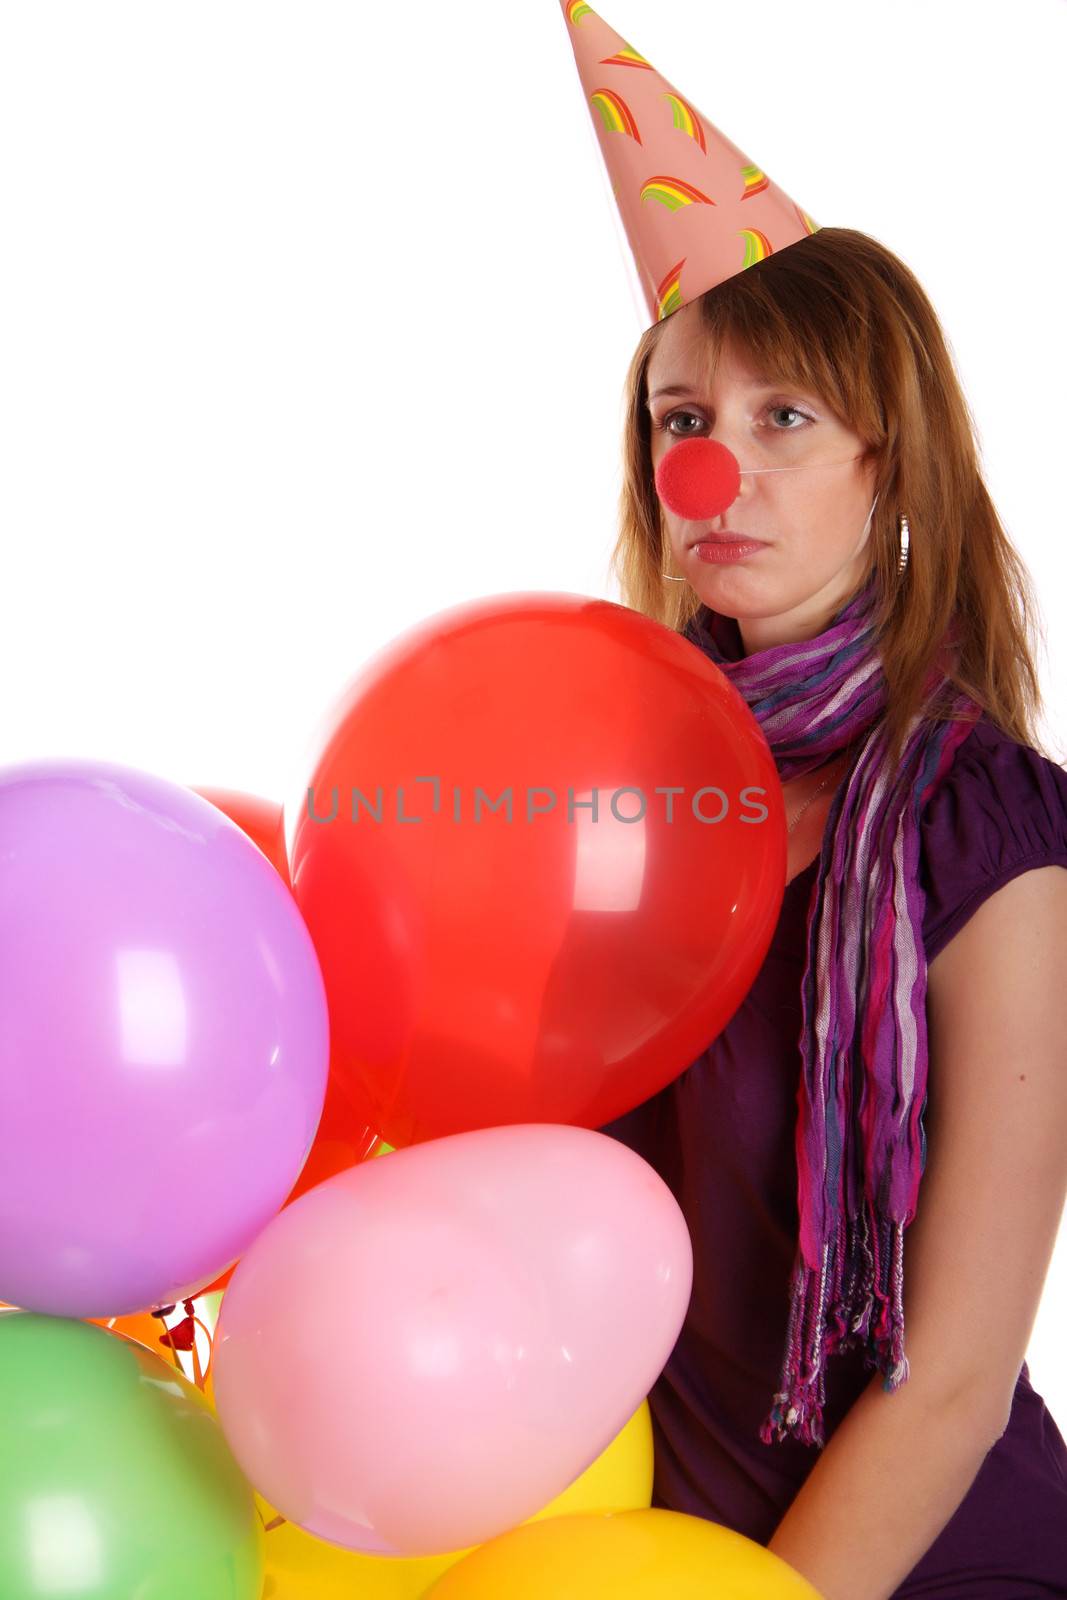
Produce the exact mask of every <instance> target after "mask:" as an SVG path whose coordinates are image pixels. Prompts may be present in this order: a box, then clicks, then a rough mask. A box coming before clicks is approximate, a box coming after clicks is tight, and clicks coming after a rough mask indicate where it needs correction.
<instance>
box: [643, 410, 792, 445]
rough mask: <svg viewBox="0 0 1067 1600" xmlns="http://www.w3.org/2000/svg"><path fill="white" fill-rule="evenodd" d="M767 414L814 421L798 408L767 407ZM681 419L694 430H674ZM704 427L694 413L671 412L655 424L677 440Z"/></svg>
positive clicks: (786, 427) (783, 428)
mask: <svg viewBox="0 0 1067 1600" xmlns="http://www.w3.org/2000/svg"><path fill="white" fill-rule="evenodd" d="M767 412H768V415H770V416H772V417H776V416H777V417H781V416H786V417H799V418H803V419H804V421H805V422H812V421H814V418H813V417H811V416H809V414H808V413H807V412H806V411H801V409H800V407H799V406H768V407H767ZM681 418H687V419H688V420H689V421H690V422H694V423H696V425H697V426H696V427H694V428H689V427H682V428H675V427H673V426H672V424H673V423H675V422H677V421H678V420H679V419H681ZM705 426H706V424H705V422H704V418H703V417H701V416H698V415H697V413H696V412H695V411H671V412H670V413H669V414H668V415H667V416H665V417H664V418H663V420H662V422H659V423H657V427H658V428H660V429H661V430H662V431H663V432H664V433H671V434H673V435H674V436H675V438H677V439H688V438H691V437H692V436H693V435H694V434H695V433H696V432H697V430H698V429H699V428H702V427H705ZM802 426H803V422H800V423H797V422H790V423H785V424H781V425H776V427H775V432H777V433H799V431H800V428H801V427H802Z"/></svg>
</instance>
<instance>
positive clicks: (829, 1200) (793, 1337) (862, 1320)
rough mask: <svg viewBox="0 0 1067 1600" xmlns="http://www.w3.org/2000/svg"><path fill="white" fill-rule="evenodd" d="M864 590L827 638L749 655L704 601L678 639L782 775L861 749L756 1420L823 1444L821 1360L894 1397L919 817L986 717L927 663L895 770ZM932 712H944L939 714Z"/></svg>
mask: <svg viewBox="0 0 1067 1600" xmlns="http://www.w3.org/2000/svg"><path fill="white" fill-rule="evenodd" d="M873 603H874V589H873V584H871V583H869V584H868V585H867V587H866V588H864V589H862V590H861V591H859V592H858V593H857V594H856V595H855V596H853V598H852V599H851V600H850V601H849V602H848V603H847V604H846V605H845V606H843V607H842V609H841V610H839V611H838V612H837V614H836V616H835V617H833V619H832V620H831V622H830V623H829V624H828V626H827V628H826V630H825V631H824V632H823V633H820V634H818V635H817V636H816V637H815V638H813V639H806V640H803V641H801V642H800V643H797V644H784V645H776V646H774V647H773V648H771V649H768V650H760V651H756V652H755V653H754V654H752V655H750V656H745V657H741V655H740V652H741V649H742V645H741V641H740V633H739V631H738V627H737V623H736V621H735V620H734V619H733V618H730V617H725V616H720V615H719V614H717V613H715V612H712V611H710V610H709V609H708V608H707V607H706V606H702V607H701V609H700V611H698V612H697V614H696V616H695V617H694V618H693V620H692V621H691V622H690V624H689V626H688V627H687V629H686V630H685V636H686V637H687V638H688V639H690V640H691V641H692V642H693V643H694V644H696V645H698V647H699V648H700V649H701V650H703V651H704V652H705V654H707V655H708V656H709V657H710V658H711V659H712V660H713V661H714V662H715V664H716V665H717V666H718V667H719V668H720V670H721V671H722V672H723V673H724V674H725V676H726V677H727V678H729V680H730V682H731V683H732V684H733V685H734V687H735V688H736V689H737V690H738V692H739V693H740V694H741V695H742V696H743V697H744V699H745V700H746V702H747V703H748V706H749V709H750V710H751V711H752V713H753V715H754V716H755V718H756V720H757V721H758V722H759V724H760V727H761V729H762V731H763V735H764V737H765V738H766V740H767V743H768V745H769V746H770V749H771V753H772V755H773V756H774V759H775V762H776V764H777V767H778V774H779V777H780V778H781V779H782V781H783V782H784V781H785V780H787V779H789V778H795V777H797V776H800V775H802V774H803V773H806V772H809V771H811V770H812V769H813V768H814V767H817V766H819V765H821V763H822V762H824V761H827V760H829V759H830V758H831V757H832V756H834V755H835V754H838V753H840V752H841V751H842V750H843V749H844V748H845V747H846V746H853V745H855V753H854V756H853V760H852V763H851V765H850V766H849V768H848V769H847V771H846V776H845V780H843V781H842V782H841V783H840V785H839V787H838V789H837V792H836V794H835V795H834V799H833V803H832V805H831V808H830V813H829V817H828V819H827V824H826V828H825V830H824V833H823V844H822V853H821V855H820V857H819V866H818V871H817V881H816V884H815V886H814V888H813V891H812V898H811V905H810V907H809V910H808V923H807V961H806V964H805V971H804V978H803V989H802V995H803V1018H804V1020H803V1026H802V1030H801V1039H800V1046H801V1055H802V1060H803V1067H802V1071H801V1076H800V1083H799V1086H798V1092H797V1105H798V1116H797V1127H796V1155H797V1199H798V1207H799V1213H800V1239H799V1249H798V1253H797V1259H796V1264H795V1266H794V1269H793V1276H792V1287H791V1298H790V1314H789V1331H788V1334H787V1337H786V1349H785V1357H784V1362H783V1367H782V1375H781V1380H780V1387H779V1392H778V1393H776V1394H775V1396H774V1406H773V1408H772V1410H771V1412H770V1414H769V1415H768V1417H767V1418H766V1419H765V1421H764V1422H763V1424H762V1426H761V1428H760V1438H761V1440H762V1441H763V1443H764V1444H770V1443H772V1441H773V1440H774V1439H775V1438H777V1439H778V1440H781V1439H783V1438H785V1436H786V1434H787V1433H790V1432H791V1433H792V1434H793V1435H794V1437H796V1438H797V1439H799V1440H800V1441H801V1442H802V1443H804V1444H817V1445H820V1446H821V1445H823V1444H824V1443H825V1439H824V1433H823V1405H824V1403H825V1398H826V1386H825V1378H826V1358H827V1357H828V1356H830V1355H832V1354H833V1353H834V1351H835V1350H840V1349H847V1348H849V1346H855V1345H861V1346H862V1347H863V1349H864V1360H865V1362H866V1364H867V1366H868V1367H871V1368H874V1369H877V1370H878V1371H879V1372H881V1373H883V1374H884V1376H885V1382H884V1384H883V1385H882V1387H883V1389H885V1390H887V1391H891V1390H893V1389H896V1388H897V1387H898V1386H899V1384H901V1383H902V1382H904V1380H905V1379H906V1378H907V1376H908V1362H907V1358H906V1357H905V1354H904V1306H903V1290H904V1275H903V1236H904V1229H905V1228H906V1227H907V1225H908V1223H909V1222H910V1221H911V1220H912V1218H913V1217H914V1215H915V1209H916V1198H917V1195H918V1189H919V1180H920V1178H921V1176H922V1172H923V1168H924V1166H925V1164H926V1136H925V1133H924V1131H923V1127H922V1113H923V1110H924V1108H925V1104H926V1068H927V1048H926V960H925V956H924V953H923V942H922V920H923V907H924V904H925V896H924V894H923V891H922V889H921V887H920V884H919V818H920V816H921V813H922V809H923V806H924V804H925V802H926V800H927V798H928V797H929V796H930V794H932V792H933V791H934V789H935V788H936V787H937V786H938V784H939V783H940V781H941V779H942V777H943V775H944V774H945V772H946V771H947V770H948V768H949V767H950V766H951V765H952V761H953V759H954V757H955V753H956V750H957V748H958V747H959V745H961V744H962V743H963V741H964V739H966V738H967V736H968V734H969V733H970V732H971V729H972V727H973V726H974V723H975V722H976V721H977V720H978V717H979V716H980V715H981V710H980V707H978V706H977V705H976V704H975V702H974V701H973V700H972V699H970V698H969V697H967V696H964V695H961V694H960V693H959V692H958V691H956V690H955V689H953V687H952V685H951V684H949V683H948V681H947V680H946V679H945V678H944V676H943V675H942V672H941V669H940V668H937V669H935V670H934V671H932V672H931V675H930V678H929V679H928V681H927V684H926V685H925V686H924V689H925V694H926V699H925V701H924V710H923V711H922V712H920V713H917V714H916V716H915V717H914V718H913V719H912V722H911V724H910V725H909V729H908V736H907V739H906V742H905V745H904V750H903V754H902V756H901V760H900V762H899V764H898V766H897V767H896V770H895V771H894V772H891V773H890V772H886V771H883V770H882V768H883V764H884V757H885V755H886V753H887V746H886V740H885V734H884V723H883V715H882V714H883V712H884V709H885V705H886V694H885V677H884V674H883V671H882V665H881V658H880V656H879V654H878V651H877V648H876V646H875V644H874V632H875V630H874V624H873V621H872V616H871V613H872V609H873ZM935 706H936V708H937V709H938V710H939V711H940V712H941V713H942V715H944V714H945V713H946V712H947V713H948V714H949V718H950V719H949V720H946V721H932V720H930V719H929V717H928V715H927V713H929V711H930V710H931V709H932V708H934V707H935Z"/></svg>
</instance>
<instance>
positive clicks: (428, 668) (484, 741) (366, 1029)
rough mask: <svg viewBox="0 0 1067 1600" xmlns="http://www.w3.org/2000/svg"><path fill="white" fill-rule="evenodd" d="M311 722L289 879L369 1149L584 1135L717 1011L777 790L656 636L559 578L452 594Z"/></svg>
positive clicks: (737, 957)
mask: <svg viewBox="0 0 1067 1600" xmlns="http://www.w3.org/2000/svg"><path fill="white" fill-rule="evenodd" d="M325 726H326V732H325V733H324V735H323V736H322V739H321V745H320V754H319V755H318V757H317V759H316V761H315V765H314V769H313V771H312V773H311V776H310V779H309V782H308V785H307V792H306V796H305V801H304V805H303V809H302V811H301V815H300V817H299V819H298V821H297V823H296V826H295V829H294V833H293V847H292V853H291V866H292V881H293V893H294V895H295V897H296V901H297V904H298V905H299V907H300V910H301V912H302V913H303V916H304V919H305V921H306V923H307V926H308V929H309V930H310V933H311V937H312V939H313V941H314V944H315V948H316V951H317V953H318V957H319V962H320V965H321V968H322V973H323V978H324V981H325V984H326V993H327V999H328V1002H329V1011H330V1030H331V1038H332V1042H333V1052H334V1069H333V1070H335V1071H336V1072H338V1073H339V1074H340V1075H341V1076H342V1077H343V1078H344V1079H345V1082H346V1086H347V1088H348V1090H349V1093H350V1097H351V1100H352V1102H353V1104H354V1105H356V1106H358V1107H360V1114H361V1115H362V1116H363V1117H365V1119H366V1121H367V1122H368V1124H369V1125H370V1126H372V1127H374V1128H377V1129H378V1130H379V1131H380V1133H381V1136H382V1138H384V1139H385V1140H387V1141H388V1142H389V1143H390V1144H392V1145H394V1146H397V1147H398V1148H399V1147H403V1146H406V1145H411V1144H418V1143H420V1142H421V1141H423V1140H426V1139H433V1138H438V1137H441V1136H443V1135H446V1134H451V1133H459V1132H463V1131H466V1130H468V1129H473V1128H485V1127H494V1126H499V1125H502V1124H505V1123H517V1122H563V1123H571V1124H575V1125H577V1126H579V1127H587V1128H598V1127H601V1126H603V1124H605V1123H606V1122H609V1121H611V1120H612V1119H614V1118H615V1117H617V1116H620V1115H621V1114H622V1113H623V1112H625V1111H627V1110H629V1109H631V1108H632V1107H633V1106H635V1105H637V1104H639V1103H640V1102H641V1101H642V1100H644V1099H646V1098H647V1097H648V1096H649V1095H651V1094H653V1093H655V1092H656V1090H658V1089H660V1088H662V1087H663V1086H664V1084H666V1083H669V1082H670V1081H671V1079H672V1078H675V1077H677V1076H678V1074H679V1073H681V1072H683V1071H684V1070H685V1068H686V1067H687V1066H688V1065H689V1064H690V1063H691V1062H692V1061H693V1059H694V1058H695V1057H696V1056H697V1055H699V1054H700V1052H701V1051H702V1050H704V1049H705V1048H706V1047H707V1045H708V1043H709V1042H710V1041H711V1040H712V1039H713V1038H714V1037H715V1036H716V1034H717V1033H719V1032H720V1031H721V1029H722V1028H723V1026H724V1025H725V1024H726V1022H727V1021H728V1020H729V1019H730V1017H731V1016H732V1015H733V1013H734V1011H735V1010H736V1009H737V1006H738V1005H739V1003H740V1001H741V1000H742V998H743V997H744V995H745V994H746V992H747V991H748V989H749V987H750V986H751V983H752V981H753V979H754V978H755V975H756V973H757V972H758V970H759V968H760V965H761V964H762V961H763V958H764V956H765V954H766V952H767V949H768V947H769V945H770V941H771V937H772V935H773V931H774V927H775V923H776V921H777V918H778V912H779V909H780V906H781V900H782V893H783V889H784V884H785V866H786V832H785V818H784V808H783V804H782V790H781V784H780V782H779V780H778V774H777V769H776V767H775V764H774V759H773V757H772V755H771V752H770V749H769V747H768V745H767V743H766V741H765V739H764V737H763V734H762V732H761V730H760V728H759V724H758V723H757V722H756V719H755V717H754V716H753V715H752V712H751V711H750V710H749V708H748V706H747V704H746V703H745V701H744V699H743V698H742V696H741V695H740V694H739V693H738V692H737V690H736V689H735V688H734V687H733V685H732V684H731V683H730V682H729V681H728V679H727V678H726V677H725V675H724V674H723V673H721V672H720V671H719V669H718V668H717V667H716V666H715V664H714V663H713V662H712V661H711V660H710V659H709V658H708V657H707V656H706V655H705V654H704V653H703V652H702V651H701V650H699V649H698V648H697V647H696V646H695V645H693V644H691V643H690V642H689V641H688V640H686V639H684V638H682V637H681V635H680V634H677V633H675V632H674V631H673V630H671V629H669V628H666V627H664V626H662V625H661V624H659V623H657V622H653V621H651V620H650V619H649V618H647V617H645V616H642V615H641V614H640V613H639V612H636V611H632V610H630V609H628V608H627V607H624V606H620V605H614V604H612V603H611V602H610V601H604V600H592V599H588V598H586V597H584V596H581V595H567V594H563V595H560V594H533V595H523V594H519V595H505V596H497V597H491V598H489V599H484V600H479V601H475V602H473V603H470V604H466V605H462V606H458V607H456V608H454V609H452V610H450V611H447V612H444V613H442V614H440V615H438V616H435V617H431V618H430V619H429V620H428V621H426V622H424V623H422V624H421V625H420V626H418V627H417V628H415V629H413V630H412V631H410V632H408V633H407V634H405V635H404V636H402V637H401V638H400V639H398V640H396V641H394V642H393V643H392V644H390V645H389V646H387V647H386V648H385V649H384V650H383V651H381V652H380V653H379V654H378V655H377V656H376V657H374V658H373V659H372V661H371V662H370V663H369V664H368V665H367V667H366V668H365V669H364V670H363V671H362V672H361V674H360V675H359V676H358V677H357V678H356V680H355V681H354V683H353V684H352V685H351V686H350V687H349V689H348V690H347V692H346V693H345V695H343V696H342V698H341V701H340V703H339V705H338V707H337V708H336V711H335V713H334V715H333V716H332V717H331V718H329V719H328V721H327V723H326V725H325ZM668 787H670V788H672V789H673V791H674V792H673V793H671V794H670V795H668V794H665V793H663V792H657V790H659V791H662V790H663V789H665V788H668ZM568 791H570V792H571V794H572V798H573V804H571V805H569V804H568ZM750 791H755V792H754V793H753V792H750ZM508 792H510V795H511V802H512V809H511V819H510V820H508V815H507V809H506V796H507V793H508ZM594 794H595V796H596V803H597V813H596V820H594V818H593V812H592V810H591V809H590V807H591V803H592V801H593V798H594ZM494 804H495V806H496V809H493V806H494ZM353 817H354V820H353ZM476 817H477V819H476Z"/></svg>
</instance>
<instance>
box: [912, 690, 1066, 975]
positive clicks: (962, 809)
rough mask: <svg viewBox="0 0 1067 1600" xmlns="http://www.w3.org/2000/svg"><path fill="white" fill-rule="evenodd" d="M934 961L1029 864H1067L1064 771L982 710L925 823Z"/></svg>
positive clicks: (928, 930)
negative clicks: (983, 905) (985, 903)
mask: <svg viewBox="0 0 1067 1600" xmlns="http://www.w3.org/2000/svg"><path fill="white" fill-rule="evenodd" d="M920 830H921V856H920V874H921V881H922V886H923V889H924V891H925V894H926V913H925V918H924V931H925V945H926V955H927V959H928V960H932V959H933V957H934V956H935V955H936V954H937V952H938V950H940V949H941V948H942V947H943V946H944V945H946V944H947V943H948V941H949V939H951V938H952V936H953V934H955V933H957V932H958V931H959V929H960V927H962V925H963V923H964V922H966V920H967V918H968V917H969V916H970V915H971V914H972V913H973V912H974V911H976V910H977V909H978V907H979V906H980V905H981V903H982V901H983V900H985V899H986V898H987V897H988V896H989V895H991V894H993V893H994V891H995V890H997V889H999V888H1001V887H1002V886H1003V885H1004V884H1005V883H1007V882H1008V881H1009V880H1010V879H1011V878H1014V877H1016V876H1017V875H1018V874H1019V873H1021V872H1026V871H1028V870H1029V869H1030V868H1031V867H1040V866H1054V865H1058V866H1064V867H1067V770H1065V769H1064V767H1063V766H1061V765H1059V764H1058V763H1057V762H1055V761H1052V760H1050V759H1049V758H1048V757H1047V756H1044V755H1042V754H1041V753H1040V751H1038V750H1034V749H1032V748H1031V747H1030V746H1029V745H1027V744H1022V743H1020V742H1019V741H1018V740H1017V739H1014V738H1013V737H1012V736H1011V735H1010V734H1008V733H1005V732H1004V730H1003V729H1002V728H999V727H998V726H997V725H996V723H994V722H993V721H991V720H990V718H989V717H988V715H987V714H985V713H983V715H982V718H981V720H980V721H979V722H977V723H976V724H975V726H974V728H972V730H971V732H970V733H969V734H968V736H967V738H966V739H965V740H964V741H963V743H962V744H961V745H960V746H959V748H958V749H957V751H956V754H955V758H954V760H953V762H952V765H951V766H950V767H949V769H948V771H947V772H946V773H945V775H944V777H943V778H942V780H941V783H940V784H939V785H938V787H937V788H936V789H935V790H934V792H933V794H932V795H931V796H930V798H929V799H928V800H927V802H926V805H925V806H924V809H923V814H922V818H921V823H920Z"/></svg>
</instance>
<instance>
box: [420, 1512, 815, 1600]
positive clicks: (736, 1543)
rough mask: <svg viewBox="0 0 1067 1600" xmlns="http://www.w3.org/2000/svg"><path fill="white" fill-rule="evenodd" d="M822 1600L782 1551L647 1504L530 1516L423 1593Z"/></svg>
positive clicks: (610, 1599) (477, 1598)
mask: <svg viewBox="0 0 1067 1600" xmlns="http://www.w3.org/2000/svg"><path fill="white" fill-rule="evenodd" d="M504 1595H506V1596H507V1600H549V1597H551V1600H662V1597H663V1596H664V1595H670V1597H671V1600H823V1597H822V1596H820V1594H819V1592H818V1590H817V1589H814V1588H812V1586H811V1584H810V1583H809V1582H808V1580H807V1579H806V1578H802V1577H801V1576H800V1573H799V1572H797V1571H796V1570H795V1569H794V1568H793V1567H791V1566H789V1564H788V1562H785V1561H783V1560H782V1559H781V1557H780V1556H776V1555H772V1553H771V1552H770V1551H769V1550H767V1549H765V1548H764V1546H763V1545H761V1544H756V1542H755V1541H754V1540H752V1539H746V1538H745V1536H744V1534H741V1533H735V1532H734V1531H733V1529H732V1528H724V1527H723V1526H722V1525H721V1524H720V1523H718V1522H709V1521H707V1520H706V1519H705V1518H704V1517H689V1516H685V1515H683V1514H682V1512H680V1511H662V1510H659V1509H655V1510H652V1509H649V1510H640V1511H637V1510H635V1511H620V1512H608V1513H606V1514H605V1513H603V1512H601V1513H593V1512H586V1513H583V1514H582V1515H580V1516H571V1517H556V1518H554V1519H552V1520H550V1521H542V1522H538V1523H532V1522H524V1523H523V1524H522V1525H521V1526H520V1527H518V1528H512V1529H511V1531H510V1532H509V1533H502V1534H501V1535H500V1536H499V1537H498V1538H496V1539H491V1540H490V1541H489V1542H488V1543H487V1544H483V1545H479V1547H478V1549H477V1550H475V1551H473V1552H472V1553H471V1554H470V1555H468V1556H466V1557H465V1558H464V1559H463V1560H462V1561H459V1562H457V1563H456V1564H455V1565H453V1566H452V1567H450V1568H449V1570H448V1571H447V1572H446V1573H445V1574H444V1575H443V1577H441V1578H440V1579H439V1580H438V1582H437V1583H435V1584H434V1586H433V1588H432V1589H430V1590H429V1591H428V1593H427V1595H426V1600H501V1596H504Z"/></svg>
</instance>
